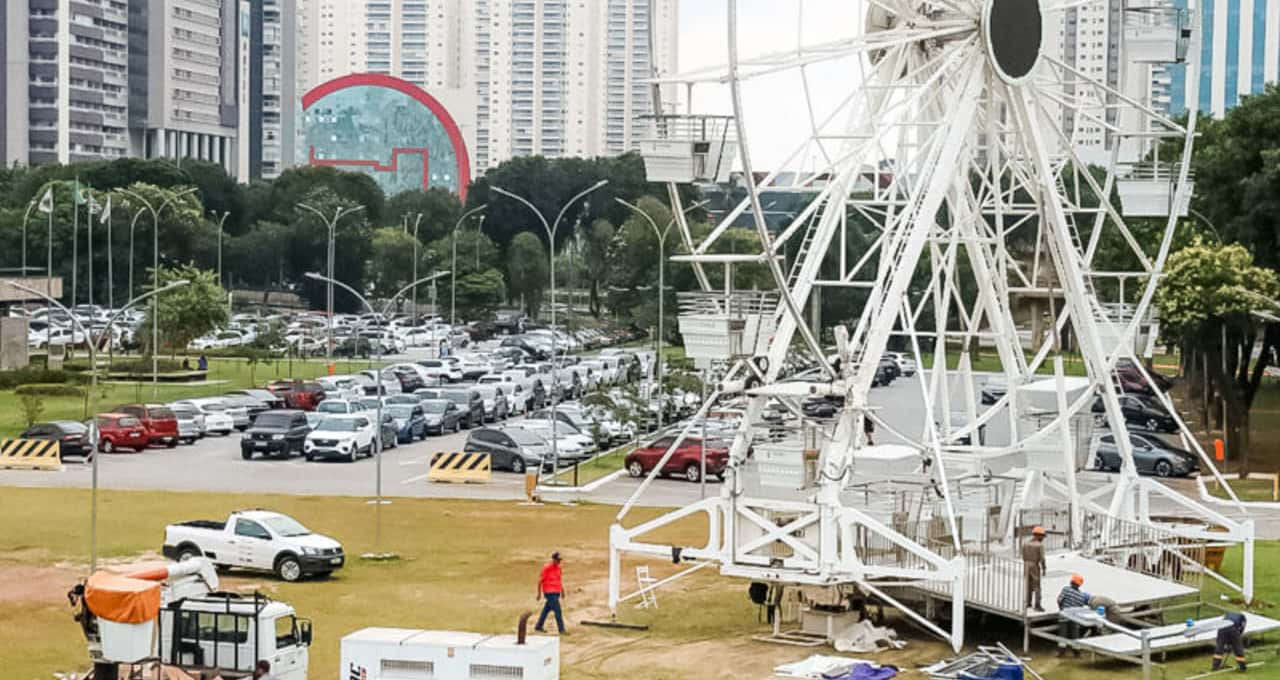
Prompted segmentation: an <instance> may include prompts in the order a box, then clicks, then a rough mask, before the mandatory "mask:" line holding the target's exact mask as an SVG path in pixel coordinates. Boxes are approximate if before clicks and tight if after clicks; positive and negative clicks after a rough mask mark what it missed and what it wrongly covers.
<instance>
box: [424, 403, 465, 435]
mask: <svg viewBox="0 0 1280 680" xmlns="http://www.w3.org/2000/svg"><path fill="white" fill-rule="evenodd" d="M422 410H423V412H424V415H425V416H426V419H427V434H444V433H446V432H457V431H458V430H460V429H462V409H460V408H458V405H457V404H455V403H453V402H452V401H450V400H448V399H423V400H422Z"/></svg>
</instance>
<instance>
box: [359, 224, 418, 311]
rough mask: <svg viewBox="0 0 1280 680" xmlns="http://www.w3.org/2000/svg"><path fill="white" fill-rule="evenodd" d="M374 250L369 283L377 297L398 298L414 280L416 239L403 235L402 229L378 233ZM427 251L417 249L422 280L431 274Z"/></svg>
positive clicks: (373, 246)
mask: <svg viewBox="0 0 1280 680" xmlns="http://www.w3.org/2000/svg"><path fill="white" fill-rule="evenodd" d="M371 247H372V250H373V257H372V258H371V260H370V267H369V282H370V283H371V284H373V290H374V293H375V294H376V295H380V296H383V297H389V296H391V295H395V293H396V291H398V290H400V288H401V287H402V286H405V285H407V284H408V283H409V282H410V281H411V280H412V278H411V277H412V276H413V255H414V247H413V236H412V235H410V234H406V233H404V232H403V231H401V230H400V227H383V228H381V229H375V230H374V231H373V243H372V246H371ZM426 251H427V248H426V247H425V246H422V245H419V246H418V249H417V253H418V274H419V276H424V275H426V274H427V273H428V272H430V269H429V268H428V267H427V266H426V263H425V253H426Z"/></svg>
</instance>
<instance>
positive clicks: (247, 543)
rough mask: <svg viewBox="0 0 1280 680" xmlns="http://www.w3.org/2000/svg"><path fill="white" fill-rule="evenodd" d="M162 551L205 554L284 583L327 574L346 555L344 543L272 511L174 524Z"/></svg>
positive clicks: (177, 555) (180, 557)
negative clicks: (220, 519)
mask: <svg viewBox="0 0 1280 680" xmlns="http://www.w3.org/2000/svg"><path fill="white" fill-rule="evenodd" d="M162 552H163V553H164V556H165V557H168V558H169V559H173V560H177V561H179V562H181V561H184V560H188V559H191V558H193V557H200V556H204V557H206V558H208V559H209V561H210V562H212V563H213V564H214V566H218V567H224V568H239V569H252V570H255V571H270V572H275V574H276V575H277V576H279V577H280V578H281V579H284V580H285V581H297V580H298V579H300V578H302V577H303V576H308V575H312V574H317V575H321V576H327V575H329V574H330V573H331V572H333V571H334V570H337V569H341V568H342V565H343V563H344V561H345V559H346V555H344V554H343V551H342V544H341V543H339V542H337V541H335V540H334V539H332V538H329V537H328V536H324V535H321V534H316V533H312V532H311V530H310V529H307V528H306V527H304V526H302V524H301V523H300V522H298V520H296V519H294V518H292V517H290V516H288V515H283V514H281V513H278V512H271V511H269V510H241V511H238V512H233V513H231V515H230V516H229V517H227V519H226V521H224V522H219V521H210V520H194V521H190V522H179V523H178V524H170V525H169V526H167V527H165V528H164V547H163V550H162Z"/></svg>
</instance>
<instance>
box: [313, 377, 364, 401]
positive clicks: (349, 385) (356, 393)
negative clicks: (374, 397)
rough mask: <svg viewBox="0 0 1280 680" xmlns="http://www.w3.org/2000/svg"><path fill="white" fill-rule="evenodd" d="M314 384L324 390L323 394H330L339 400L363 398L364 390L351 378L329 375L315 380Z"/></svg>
mask: <svg viewBox="0 0 1280 680" xmlns="http://www.w3.org/2000/svg"><path fill="white" fill-rule="evenodd" d="M316 382H317V383H319V385H320V386H321V387H323V388H324V391H325V394H328V393H330V392H332V393H334V394H335V395H338V396H339V398H340V399H355V398H356V397H363V396H364V389H362V388H361V387H360V385H359V384H358V383H357V382H356V381H355V379H353V378H347V377H343V376H338V375H329V376H323V377H320V378H316Z"/></svg>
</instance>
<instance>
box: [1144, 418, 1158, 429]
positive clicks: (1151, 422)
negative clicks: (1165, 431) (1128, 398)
mask: <svg viewBox="0 0 1280 680" xmlns="http://www.w3.org/2000/svg"><path fill="white" fill-rule="evenodd" d="M1159 428H1160V421H1159V420H1157V419H1155V418H1147V429H1148V430H1150V431H1151V432H1159V431H1160V430H1159Z"/></svg>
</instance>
